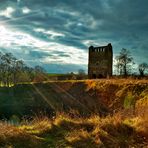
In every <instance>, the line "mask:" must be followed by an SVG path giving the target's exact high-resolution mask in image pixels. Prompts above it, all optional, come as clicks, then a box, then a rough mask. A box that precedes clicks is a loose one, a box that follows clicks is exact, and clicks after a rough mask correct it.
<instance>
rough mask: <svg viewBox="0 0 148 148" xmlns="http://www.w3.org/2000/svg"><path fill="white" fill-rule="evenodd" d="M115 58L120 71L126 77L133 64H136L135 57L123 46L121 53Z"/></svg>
mask: <svg viewBox="0 0 148 148" xmlns="http://www.w3.org/2000/svg"><path fill="white" fill-rule="evenodd" d="M115 59H116V65H115V66H116V68H117V71H118V73H119V74H120V75H123V76H125V77H126V76H127V75H128V74H129V73H130V70H131V68H132V65H133V64H134V62H133V57H132V56H131V54H130V51H128V50H127V49H125V48H123V49H122V50H121V51H120V54H119V55H118V56H116V58H115Z"/></svg>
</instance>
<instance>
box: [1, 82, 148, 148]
mask: <svg viewBox="0 0 148 148" xmlns="http://www.w3.org/2000/svg"><path fill="white" fill-rule="evenodd" d="M0 101H1V103H0V115H1V119H3V120H1V122H0V147H6V148H10V147H11V148H24V147H27V148H34V147H37V148H63V147H69V148H70V147H71V148H83V147H86V148H97V147H102V148H103V147H107V148H117V147H135V148H146V147H147V144H148V126H147V122H148V116H147V114H148V80H130V79H128V80H103V79H102V80H85V81H57V82H56V81H54V82H44V83H32V84H18V85H16V86H13V87H10V88H6V87H1V88H0ZM32 116H34V117H32ZM5 118H7V119H9V120H8V121H6V120H4V119H5Z"/></svg>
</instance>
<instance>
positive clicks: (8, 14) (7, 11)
mask: <svg viewBox="0 0 148 148" xmlns="http://www.w3.org/2000/svg"><path fill="white" fill-rule="evenodd" d="M14 11H15V9H14V8H12V7H7V8H6V9H5V10H1V11H0V16H5V17H7V18H11V17H12V13H13V12H14Z"/></svg>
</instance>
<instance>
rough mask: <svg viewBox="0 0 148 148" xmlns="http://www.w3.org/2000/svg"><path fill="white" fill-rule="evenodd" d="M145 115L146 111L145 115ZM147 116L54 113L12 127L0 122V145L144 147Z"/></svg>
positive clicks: (147, 135)
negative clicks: (83, 115)
mask: <svg viewBox="0 0 148 148" xmlns="http://www.w3.org/2000/svg"><path fill="white" fill-rule="evenodd" d="M146 113H147V112H146ZM147 123H148V117H147V116H146V115H145V116H141V115H136V116H133V117H132V118H131V117H130V118H129V117H128V115H125V114H124V113H121V112H120V113H116V114H114V115H113V116H107V117H104V118H100V117H99V116H97V115H93V116H91V117H89V118H83V117H80V116H79V117H76V116H75V117H71V116H70V115H68V114H65V113H61V114H59V113H58V114H57V116H56V117H55V118H54V119H49V118H47V117H44V118H43V117H42V118H35V119H34V120H33V121H31V122H26V123H22V124H21V125H19V126H12V125H8V124H6V123H3V122H1V123H0V146H1V147H2V146H3V147H4V146H5V147H6V146H11V147H14V148H15V147H20V148H21V147H26V146H27V147H30V148H33V147H36V146H37V147H39V148H40V147H45V148H46V147H86V148H87V147H90V148H91V147H92V148H95V147H98V146H104V147H121V146H125V147H129V146H131V147H138V146H139V147H144V146H146V144H147V143H146V142H147V140H148V126H147Z"/></svg>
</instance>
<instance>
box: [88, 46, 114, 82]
mask: <svg viewBox="0 0 148 148" xmlns="http://www.w3.org/2000/svg"><path fill="white" fill-rule="evenodd" d="M112 65H113V49H112V45H111V43H109V44H108V45H107V46H100V47H93V46H90V47H89V57H88V78H89V79H96V78H108V77H110V76H112Z"/></svg>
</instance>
